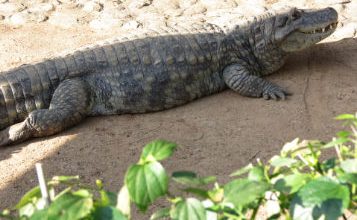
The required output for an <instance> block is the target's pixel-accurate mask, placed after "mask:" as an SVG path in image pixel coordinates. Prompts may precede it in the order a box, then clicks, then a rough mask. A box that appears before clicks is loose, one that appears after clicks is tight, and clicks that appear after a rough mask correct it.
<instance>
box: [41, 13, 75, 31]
mask: <svg viewBox="0 0 357 220" xmlns="http://www.w3.org/2000/svg"><path fill="white" fill-rule="evenodd" d="M48 22H49V23H50V24H52V25H55V26H59V27H62V28H70V27H73V26H75V25H77V16H76V15H75V14H74V13H73V12H72V11H69V12H67V13H66V12H64V10H62V11H56V12H54V13H53V14H52V15H51V16H50V18H49V20H48Z"/></svg>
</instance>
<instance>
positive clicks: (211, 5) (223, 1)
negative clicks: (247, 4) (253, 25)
mask: <svg viewBox="0 0 357 220" xmlns="http://www.w3.org/2000/svg"><path fill="white" fill-rule="evenodd" d="M201 3H202V4H203V5H204V6H205V7H206V8H208V9H209V10H210V9H214V10H216V9H221V8H235V7H237V3H236V2H235V1H233V0H201Z"/></svg>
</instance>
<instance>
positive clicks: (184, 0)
mask: <svg viewBox="0 0 357 220" xmlns="http://www.w3.org/2000/svg"><path fill="white" fill-rule="evenodd" d="M196 3H197V0H180V1H179V5H180V8H189V7H191V6H192V5H194V4H196Z"/></svg>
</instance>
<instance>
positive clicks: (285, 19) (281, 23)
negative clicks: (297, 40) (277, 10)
mask: <svg viewBox="0 0 357 220" xmlns="http://www.w3.org/2000/svg"><path fill="white" fill-rule="evenodd" d="M288 20H289V17H288V16H284V17H282V18H280V19H279V23H278V27H284V26H285V25H286V23H287V22H288Z"/></svg>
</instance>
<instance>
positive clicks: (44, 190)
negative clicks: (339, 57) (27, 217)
mask: <svg viewBox="0 0 357 220" xmlns="http://www.w3.org/2000/svg"><path fill="white" fill-rule="evenodd" d="M35 167H36V173H37V178H38V183H39V185H40V190H41V195H42V199H43V200H44V202H45V207H47V206H48V205H50V198H49V195H48V190H47V185H46V180H45V176H44V175H43V170H42V164H41V163H36V164H35Z"/></svg>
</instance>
